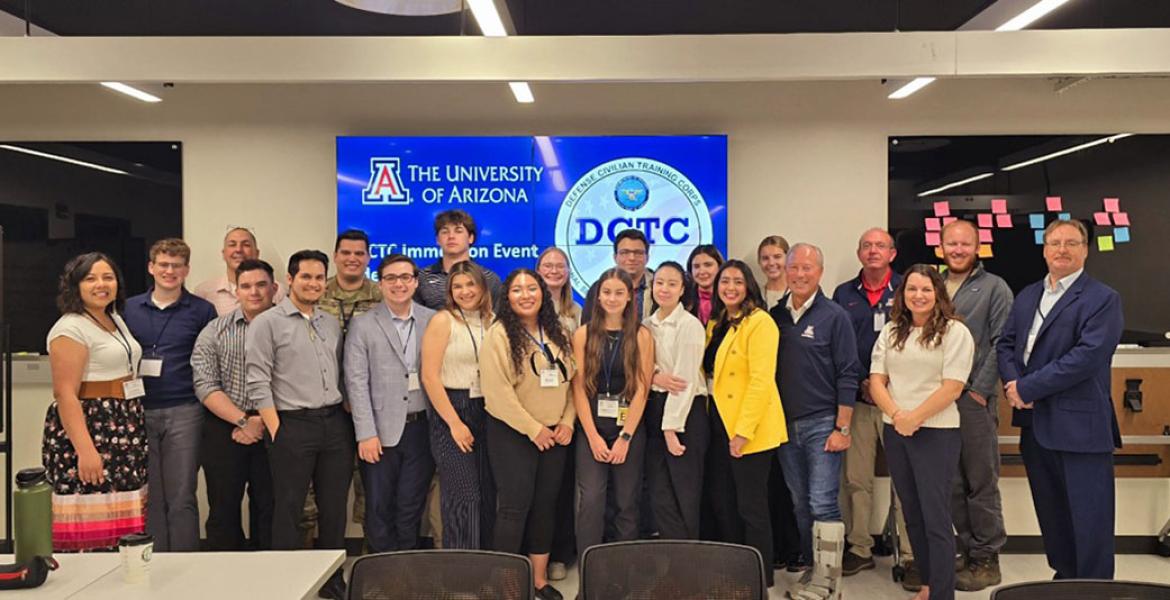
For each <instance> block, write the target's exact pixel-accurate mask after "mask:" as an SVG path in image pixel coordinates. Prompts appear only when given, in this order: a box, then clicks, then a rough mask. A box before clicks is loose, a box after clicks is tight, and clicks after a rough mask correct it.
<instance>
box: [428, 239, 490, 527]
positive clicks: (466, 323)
mask: <svg viewBox="0 0 1170 600" xmlns="http://www.w3.org/2000/svg"><path fill="white" fill-rule="evenodd" d="M491 322H492V297H491V294H490V293H489V292H488V286H487V281H486V280H485V279H484V274H483V270H482V269H480V268H479V267H478V266H476V265H475V264H474V263H472V262H471V261H463V262H458V263H455V264H454V265H452V266H451V273H450V277H448V279H447V307H446V309H445V310H441V311H439V312H437V313H435V316H434V317H431V322H430V324H429V325H427V330H426V333H424V334H423V339H422V368H421V373H420V375H421V378H422V384H423V387H424V388H425V389H426V392H427V398H429V399H430V401H431V407H432V409H433V411H434V413H438V416H439V418H437V419H436V418H434V413H432V415H431V418H430V419H428V421H429V422H430V428H431V453H432V454H433V455H434V457H435V463H436V467H437V470H438V472H439V504H440V509H441V512H442V518H443V547H444V548H458V549H464V550H480V549H483V548H489V547H490V545H491V541H492V525H493V524H494V523H495V519H496V492H495V485H494V481H493V479H492V471H491V466H490V465H489V464H488V456H487V450H486V447H485V446H484V441H483V440H484V437H485V433H486V428H487V413H486V412H485V411H484V400H483V392H482V391H481V389H480V378H479V355H480V353H481V352H482V351H483V345H484V332H485V330H486V329H487V328H488V326H489V325H491Z"/></svg>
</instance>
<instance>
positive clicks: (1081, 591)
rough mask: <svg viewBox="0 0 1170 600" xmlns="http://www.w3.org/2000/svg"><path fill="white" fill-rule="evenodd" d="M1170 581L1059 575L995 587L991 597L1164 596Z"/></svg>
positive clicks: (1143, 599)
mask: <svg viewBox="0 0 1170 600" xmlns="http://www.w3.org/2000/svg"><path fill="white" fill-rule="evenodd" d="M1167 599H1170V585H1165V584H1161V583H1146V582H1142V581H1110V580H1103V579H1059V580H1056V581H1029V582H1025V583H1013V584H1011V585H1004V586H1000V587H998V588H996V589H995V590H994V591H992V592H991V600H1167Z"/></svg>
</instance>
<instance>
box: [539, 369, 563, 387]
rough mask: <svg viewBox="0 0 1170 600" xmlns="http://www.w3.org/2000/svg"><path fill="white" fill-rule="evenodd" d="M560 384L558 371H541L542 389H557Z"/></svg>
mask: <svg viewBox="0 0 1170 600" xmlns="http://www.w3.org/2000/svg"><path fill="white" fill-rule="evenodd" d="M560 384H561V379H560V377H558V376H557V370H556V369H541V370H540V387H557V386H559V385H560Z"/></svg>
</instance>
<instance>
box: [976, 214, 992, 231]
mask: <svg viewBox="0 0 1170 600" xmlns="http://www.w3.org/2000/svg"><path fill="white" fill-rule="evenodd" d="M994 216H995V215H992V214H988V213H979V215H978V216H977V217H976V218H977V219H978V220H979V226H980V227H983V228H985V229H991V223H992V220H991V219H992V217H994Z"/></svg>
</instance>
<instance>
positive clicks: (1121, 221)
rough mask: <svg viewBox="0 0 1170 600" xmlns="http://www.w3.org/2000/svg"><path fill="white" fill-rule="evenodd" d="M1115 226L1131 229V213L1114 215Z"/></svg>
mask: <svg viewBox="0 0 1170 600" xmlns="http://www.w3.org/2000/svg"><path fill="white" fill-rule="evenodd" d="M1113 224H1114V225H1123V226H1125V227H1129V213H1123V212H1119V213H1113Z"/></svg>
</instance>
